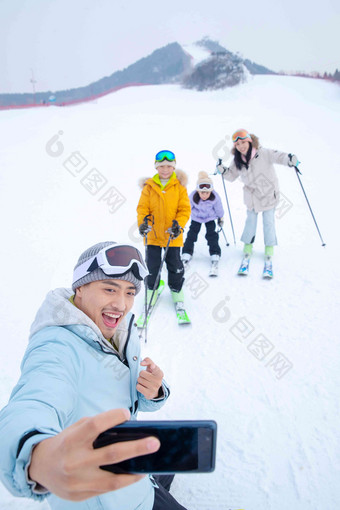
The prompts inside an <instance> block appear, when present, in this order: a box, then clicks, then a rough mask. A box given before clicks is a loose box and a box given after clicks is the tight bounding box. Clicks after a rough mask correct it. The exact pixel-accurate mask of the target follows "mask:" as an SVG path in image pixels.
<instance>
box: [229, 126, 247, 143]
mask: <svg viewBox="0 0 340 510" xmlns="http://www.w3.org/2000/svg"><path fill="white" fill-rule="evenodd" d="M246 138H249V139H250V141H251V136H250V134H249V133H248V131H246V130H245V129H239V130H238V131H235V133H234V134H233V136H232V137H231V139H232V141H233V143H235V142H237V140H246Z"/></svg>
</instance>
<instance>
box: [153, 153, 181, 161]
mask: <svg viewBox="0 0 340 510" xmlns="http://www.w3.org/2000/svg"><path fill="white" fill-rule="evenodd" d="M165 159H166V160H168V161H176V156H175V154H174V153H173V152H171V151H160V152H157V154H156V156H155V163H161V162H162V161H164V160H165Z"/></svg>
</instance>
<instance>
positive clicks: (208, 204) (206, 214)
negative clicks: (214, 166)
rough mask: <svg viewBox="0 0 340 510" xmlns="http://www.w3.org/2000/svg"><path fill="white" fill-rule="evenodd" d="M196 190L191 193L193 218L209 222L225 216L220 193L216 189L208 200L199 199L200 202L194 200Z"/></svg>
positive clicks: (199, 221)
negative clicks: (212, 197) (212, 198)
mask: <svg viewBox="0 0 340 510" xmlns="http://www.w3.org/2000/svg"><path fill="white" fill-rule="evenodd" d="M195 193H197V192H196V191H193V192H192V193H190V195H189V198H190V204H191V219H192V220H194V221H197V222H198V223H207V222H208V221H212V220H217V218H223V215H224V210H223V205H222V202H221V198H220V196H219V194H218V193H217V192H216V191H215V190H214V191H212V193H211V195H210V197H209V199H208V200H201V199H199V202H198V204H196V203H195V202H194V200H193V198H194V195H195ZM212 195H214V196H215V198H214V200H210V198H211V196H212Z"/></svg>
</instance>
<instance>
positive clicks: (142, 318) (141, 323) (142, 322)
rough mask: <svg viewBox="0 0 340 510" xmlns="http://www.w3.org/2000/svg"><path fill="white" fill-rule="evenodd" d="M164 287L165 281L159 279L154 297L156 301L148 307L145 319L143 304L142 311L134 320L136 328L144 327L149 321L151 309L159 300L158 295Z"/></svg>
mask: <svg viewBox="0 0 340 510" xmlns="http://www.w3.org/2000/svg"><path fill="white" fill-rule="evenodd" d="M164 287H165V283H164V281H163V280H161V281H160V282H159V286H158V289H157V298H156V302H155V304H154V305H152V306H151V307H150V309H149V313H148V316H147V319H146V320H145V305H144V310H143V312H142V313H141V315H140V316H139V317H138V319H137V321H136V326H137V328H139V329H144V328H145V326H146V325H147V324H148V323H149V320H150V316H151V314H152V312H153V310H154V309H155V306H156V305H157V303H158V300H159V297H160V295H161V294H162V292H163V290H164Z"/></svg>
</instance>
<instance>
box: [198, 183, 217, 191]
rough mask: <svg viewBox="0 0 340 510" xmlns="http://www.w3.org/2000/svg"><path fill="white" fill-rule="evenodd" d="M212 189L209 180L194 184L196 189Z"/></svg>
mask: <svg viewBox="0 0 340 510" xmlns="http://www.w3.org/2000/svg"><path fill="white" fill-rule="evenodd" d="M213 189H214V187H213V185H212V184H211V183H210V182H200V183H199V184H197V186H196V190H197V191H212V190H213Z"/></svg>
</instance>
